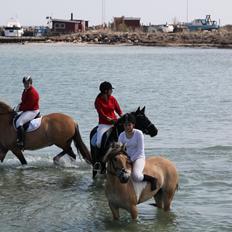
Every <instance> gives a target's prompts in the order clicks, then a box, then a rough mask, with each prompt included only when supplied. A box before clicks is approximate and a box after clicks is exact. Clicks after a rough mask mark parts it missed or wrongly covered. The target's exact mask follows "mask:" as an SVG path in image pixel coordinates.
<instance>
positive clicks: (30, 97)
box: [19, 86, 39, 111]
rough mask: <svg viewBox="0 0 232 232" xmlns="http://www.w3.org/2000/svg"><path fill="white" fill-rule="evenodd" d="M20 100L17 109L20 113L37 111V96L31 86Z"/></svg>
mask: <svg viewBox="0 0 232 232" xmlns="http://www.w3.org/2000/svg"><path fill="white" fill-rule="evenodd" d="M21 100H22V102H21V104H20V107H19V110H20V111H28V110H38V109H39V94H38V92H37V90H36V89H35V88H34V87H33V86H31V87H30V88H29V89H27V90H24V91H23V94H22V99H21Z"/></svg>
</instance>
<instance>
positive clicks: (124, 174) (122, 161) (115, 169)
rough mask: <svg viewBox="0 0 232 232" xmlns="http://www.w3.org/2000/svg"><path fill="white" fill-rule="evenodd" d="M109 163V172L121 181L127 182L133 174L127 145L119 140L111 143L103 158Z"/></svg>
mask: <svg viewBox="0 0 232 232" xmlns="http://www.w3.org/2000/svg"><path fill="white" fill-rule="evenodd" d="M103 162H105V163H107V173H109V174H111V175H113V176H116V177H118V178H119V181H120V183H127V182H128V180H129V178H130V175H131V162H130V159H129V156H128V155H127V153H126V151H125V145H122V144H121V143H119V142H114V143H112V144H111V146H110V148H109V150H108V151H107V153H106V154H105V156H104V158H103Z"/></svg>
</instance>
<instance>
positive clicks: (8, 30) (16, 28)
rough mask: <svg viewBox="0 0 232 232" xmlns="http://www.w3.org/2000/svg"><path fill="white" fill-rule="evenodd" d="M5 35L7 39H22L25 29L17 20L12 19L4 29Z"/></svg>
mask: <svg viewBox="0 0 232 232" xmlns="http://www.w3.org/2000/svg"><path fill="white" fill-rule="evenodd" d="M4 35H5V36H7V37H21V36H22V35H23V28H22V26H21V25H20V23H19V22H18V21H17V20H15V19H11V20H10V21H9V22H8V23H7V26H6V27H4Z"/></svg>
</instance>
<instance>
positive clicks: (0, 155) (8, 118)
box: [0, 101, 92, 164]
mask: <svg viewBox="0 0 232 232" xmlns="http://www.w3.org/2000/svg"><path fill="white" fill-rule="evenodd" d="M14 115H15V111H14V110H13V109H12V108H11V107H10V106H8V105H7V104H6V103H4V102H1V101H0V160H1V162H3V160H4V158H5V156H6V154H7V152H8V151H12V153H13V154H15V156H16V157H17V158H18V159H19V160H20V162H21V164H27V161H26V160H25V158H24V155H23V153H22V151H21V150H20V149H19V148H18V147H17V146H16V139H17V135H16V130H15V129H14V127H13V123H12V121H13V117H14ZM72 141H74V144H75V146H76V148H77V151H78V152H80V153H81V155H82V157H83V158H84V159H85V160H86V162H88V163H91V162H92V159H91V155H90V152H89V150H88V148H87V147H86V145H85V144H84V142H83V141H82V138H81V135H80V132H79V128H78V124H77V123H76V122H75V121H74V120H73V119H72V118H71V117H69V116H67V115H65V114H61V113H53V114H48V115H45V116H43V117H42V121H41V126H40V127H39V128H38V129H37V130H35V131H32V132H28V133H26V135H25V147H24V149H25V150H36V149H40V148H44V147H48V146H51V145H56V146H57V147H59V148H61V149H62V152H61V153H59V154H58V155H57V156H55V157H54V158H53V160H54V162H58V161H59V159H60V158H61V157H62V156H63V155H65V154H68V155H69V156H70V157H72V158H73V159H76V155H75V153H74V152H73V150H72V147H71V143H72Z"/></svg>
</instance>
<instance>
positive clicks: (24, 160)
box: [11, 148, 27, 165]
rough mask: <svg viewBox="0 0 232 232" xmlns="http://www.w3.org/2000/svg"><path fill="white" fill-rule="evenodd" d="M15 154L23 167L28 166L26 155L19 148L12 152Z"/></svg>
mask: <svg viewBox="0 0 232 232" xmlns="http://www.w3.org/2000/svg"><path fill="white" fill-rule="evenodd" d="M11 151H12V152H13V154H14V155H15V156H16V157H17V158H18V159H19V161H20V162H21V164H22V165H26V164H27V161H26V159H25V158H24V155H23V153H22V151H21V150H20V149H18V148H16V149H13V150H11Z"/></svg>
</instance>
